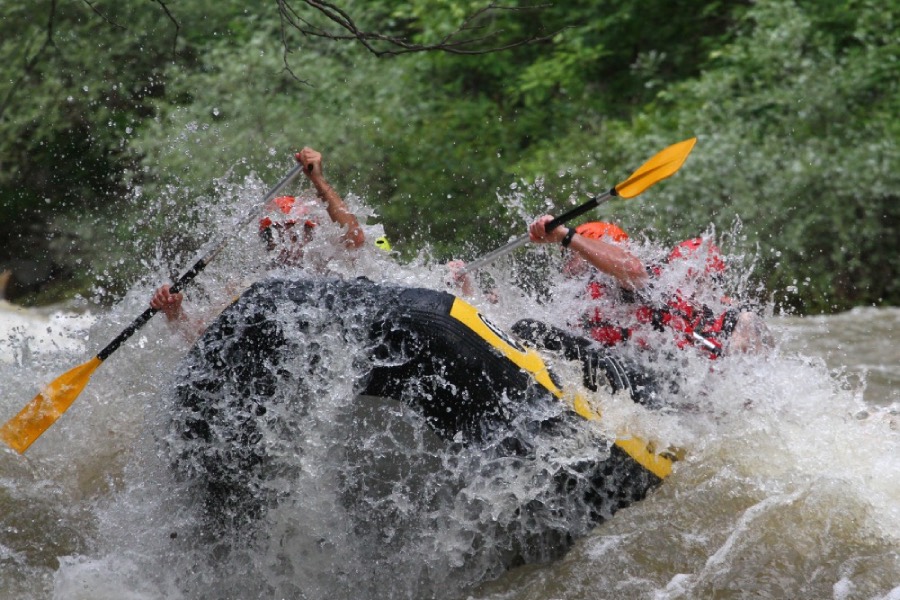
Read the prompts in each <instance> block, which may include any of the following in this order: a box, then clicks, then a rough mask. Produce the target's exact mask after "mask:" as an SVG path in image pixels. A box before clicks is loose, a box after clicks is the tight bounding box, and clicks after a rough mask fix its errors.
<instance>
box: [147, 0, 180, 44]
mask: <svg viewBox="0 0 900 600" xmlns="http://www.w3.org/2000/svg"><path fill="white" fill-rule="evenodd" d="M153 1H154V2H156V3H157V4H159V5H160V7H162V9H163V12H165V13H166V16H167V17H169V20H170V21H172V25H174V26H175V37H174V38H173V39H172V54H173V55H174V54H175V53H176V52H177V51H178V34H179V33H181V24H180V23H179V22H178V19H176V18H175V15H173V14H172V11H170V10H169V7H168V6H167V5H166V3H165V2H163V0H153Z"/></svg>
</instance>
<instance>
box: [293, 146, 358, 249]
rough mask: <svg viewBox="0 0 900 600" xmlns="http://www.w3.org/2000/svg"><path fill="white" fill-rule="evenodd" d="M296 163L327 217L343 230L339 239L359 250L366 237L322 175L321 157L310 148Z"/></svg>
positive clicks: (302, 153)
mask: <svg viewBox="0 0 900 600" xmlns="http://www.w3.org/2000/svg"><path fill="white" fill-rule="evenodd" d="M296 158H297V162H299V163H300V164H302V165H303V167H304V169H303V172H304V173H305V174H306V176H307V177H308V178H309V180H310V181H311V182H312V184H313V186H315V188H316V192H318V195H319V198H321V199H322V201H323V202H325V207H326V209H327V211H328V216H329V217H330V218H331V220H332V221H334V222H335V223H337V224H338V225H340V227H341V228H342V229H343V230H344V233H343V235H342V236H341V239H342V240H343V242H344V244H345V245H346V246H347V247H348V248H359V247H360V246H362V245H363V244H364V243H365V241H366V235H365V233H363V230H362V227H360V225H359V221H358V220H357V218H356V215H354V214H353V213H352V212H350V210H349V209H348V208H347V205H346V204H344V200H343V199H342V198H341V197H340V196H339V195H338V193H337V192H336V191H335V190H334V188H333V187H331V184H329V183H328V180H326V179H325V175H324V174H323V173H322V155H321V154H320V153H319V152H317V151H315V150H313V149H312V148H304V149H303V150H301V151H300V152H298V153H297V156H296Z"/></svg>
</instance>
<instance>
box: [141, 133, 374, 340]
mask: <svg viewBox="0 0 900 600" xmlns="http://www.w3.org/2000/svg"><path fill="white" fill-rule="evenodd" d="M296 159H297V162H299V163H300V164H301V165H303V167H304V168H303V173H304V175H306V177H307V178H308V179H309V181H310V182H311V183H312V185H313V187H314V188H315V190H316V195H317V196H318V199H319V200H320V201H321V203H324V206H325V211H326V212H327V214H328V217H329V218H330V219H331V220H332V221H333V222H334V223H336V224H337V225H338V226H339V227H340V228H341V229H342V233H341V237H340V240H341V243H342V244H343V245H344V246H345V247H346V248H348V249H356V248H359V247H360V246H362V245H363V244H364V243H365V239H366V238H365V233H364V232H363V229H362V227H361V226H360V224H359V221H358V220H357V218H356V216H355V215H354V214H353V213H352V212H350V210H349V209H348V208H347V205H346V204H345V203H344V201H343V199H342V198H341V197H340V196H339V195H338V193H337V192H336V191H335V190H334V188H333V187H331V184H330V183H328V180H327V179H325V175H324V174H323V172H322V155H321V153H319V152H317V151H316V150H313V149H312V148H303V150H301V151H300V152H298V153H297V154H296ZM316 204H318V202H316V201H310V200H302V199H299V198H295V197H293V196H281V197H278V198H275V199H274V200H272V201H271V202H270V203H269V204H268V205H267V206H266V211H267V213H268V214H267V215H266V216H265V217H263V218H262V219H260V221H259V234H260V237H261V238H262V239H263V240H264V242H265V244H266V249H267V250H268V251H269V252H270V253H272V255H273V261H272V262H273V264H274V265H287V266H292V265H293V266H296V265H298V264H300V263H301V262H302V259H303V249H304V247H305V246H306V245H307V244H308V243H309V242H310V241H311V240H312V238H313V235H314V231H315V228H316V227H317V226H318V225H319V220H318V217H317V216H316V212H317V211H319V210H320V208H319V207H318V206H316ZM276 251H277V252H276ZM183 301H184V294H182V293H180V292H179V293H176V294H172V293H170V292H169V285H168V284H165V285H162V286H160V287H159V288H157V289H156V290H155V292H154V293H153V296H152V297H151V299H150V306H151V307H153V308H155V309H157V310H159V311H160V312H162V313H163V314H164V315H165V316H166V320H167V322H168V323H169V324H171V325H173V326H174V327H175V328H176V329H177V330H178V331H179V332H180V333H182V334H183V335H184V336H185V337H186V338H188V339H190V340H193V339H194V338H195V337H196V336H197V335H198V334H199V333H200V332H201V331H202V330H203V323H202V322H201V321H200V320H199V319H197V318H195V317H192V316H190V315H188V314H187V312H186V311H185V310H184V308H183Z"/></svg>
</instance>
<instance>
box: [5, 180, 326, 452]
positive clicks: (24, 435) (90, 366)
mask: <svg viewBox="0 0 900 600" xmlns="http://www.w3.org/2000/svg"><path fill="white" fill-rule="evenodd" d="M310 167H312V165H310ZM302 169H303V165H300V164H298V165H297V166H295V167H294V168H293V169H291V170H290V172H288V174H287V175H285V177H284V179H282V180H281V181H279V182H278V184H277V185H275V187H273V188H272V189H271V190H269V193H268V194H266V197H265V199H264V201H263V204H264V205H265V204H268V202H269V201H270V200H272V199H273V198H275V196H276V195H277V194H278V192H280V191H281V190H282V188H284V187H285V186H286V185H288V184H289V183H290V182H291V181H293V179H294V178H295V177H296V176H297V175H298V174H299V173H300V171H301V170H302ZM258 212H259V209H258V207H254V208H253V209H251V210H250V211H248V213H247V215H246V216H245V217H244V219H243V220H242V221H240V223H238V224H236V225H235V227H234V228H233V229H232V231H233V233H231V234H230V235H228V236H226V237H224V238H223V239H221V240H219V241H218V242H217V243H215V244H214V245H212V247H211V248H210V250H209V251H207V252H206V253H205V254H204V255H203V256H202V258H200V260H198V261H197V262H196V263H194V266H192V267H191V268H190V269H188V270H187V271H186V272H185V273H184V274H183V275H182V276H181V277H179V278H178V280H177V281H176V282H175V283H174V285H173V286H172V287H171V288H169V291H170V292H171V293H173V294H174V293H176V292H178V291H179V290H182V289H184V286H185V285H187V284H188V283H189V282H190V281H192V280H193V279H194V278H195V277H196V276H197V275H198V274H199V273H200V272H201V271H203V269H204V268H206V265H208V264H209V263H210V261H212V260H213V259H214V258H215V257H216V256H217V255H218V254H219V252H221V251H222V249H223V248H225V246H226V245H227V244H228V242H229V241H230V240H231V239H232V238H233V237H234V236H235V235H237V232H238V231H240V229H241V228H242V227H243V226H245V225H247V224H248V223H250V222H251V221H252V220H253V219H254V218H255V217H256V216H257V213H258ZM156 313H157V310H156V309H155V308H148V309H147V310H145V311H144V312H143V313H142V314H141V315H140V316H139V317H138V318H137V319H135V320H134V321H132V323H131V325H129V326H128V327H126V328H125V329H124V330H123V331H122V333H120V334H119V335H118V336H117V337H116V338H115V339H114V340H113V341H111V342H110V343H109V344H108V345H107V346H106V347H105V348H103V350H101V351H100V352H98V353H97V355H96V356H95V357H94V358H92V359H91V360H89V361H88V362H86V363H84V364H82V365H79V366H77V367H75V368H74V369H70V370H69V371H66V372H65V373H63V374H62V375H60V376H59V377H57V378H56V379H54V380H53V381H52V382H51V383H50V384H49V385H48V386H47V387H45V388H44V389H43V390H42V391H41V392H40V393H39V394H38V395H37V396H35V397H34V399H33V400H32V401H31V402H29V403H28V404H27V405H26V406H25V408H23V409H22V410H21V411H19V414H17V415H16V416H15V417H13V418H12V419H10V420H9V421H7V422H6V424H5V425H3V427H2V428H0V438H2V439H3V441H4V442H5V443H6V444H7V445H8V446H9V447H10V448H12V449H13V450H15V451H16V452H18V453H20V454H21V453H23V452H25V450H27V449H28V447H29V446H31V444H33V443H34V441H35V440H36V439H38V438H39V437H40V436H41V434H43V433H44V432H45V431H47V429H49V428H50V426H51V425H53V424H54V423H55V422H56V420H57V419H59V417H60V416H62V414H63V413H64V412H66V410H68V408H69V407H70V406H71V405H72V403H73V402H74V401H75V399H76V398H77V397H78V395H79V394H80V393H81V390H83V389H84V386H86V385H87V384H88V381H89V380H90V378H91V375H93V374H94V371H96V370H97V367H99V366H100V364H101V363H102V362H103V361H104V360H106V359H107V358H109V356H110V355H111V354H112V353H113V352H115V351H116V350H117V349H118V348H119V346H121V345H122V344H123V343H124V342H125V341H126V340H127V339H128V338H130V337H131V336H132V335H134V333H135V332H136V331H137V330H139V329H140V328H141V327H143V326H144V325H145V324H146V323H147V321H149V320H150V319H151V318H152V317H153V315H155V314H156Z"/></svg>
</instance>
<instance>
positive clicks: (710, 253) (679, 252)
mask: <svg viewBox="0 0 900 600" xmlns="http://www.w3.org/2000/svg"><path fill="white" fill-rule="evenodd" d="M704 246H705V248H703V247H704ZM698 250H700V251H704V250H705V252H706V272H707V273H721V272H722V271H724V270H725V261H724V260H722V253H721V252H720V251H719V248H718V246H716V245H715V244H713V243H712V242H704V241H703V238H692V239H690V240H685V241H683V242H681V243H680V244H678V245H677V246H675V247H674V248H672V252H670V253H669V262H672V261H673V260H678V259H681V258H690V257H692V256H693V255H694V254H695V253H696V252H697V251H698Z"/></svg>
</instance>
